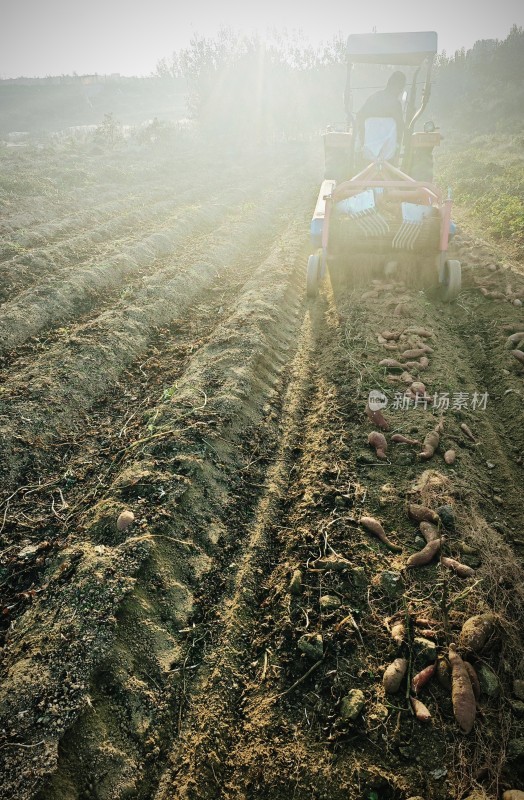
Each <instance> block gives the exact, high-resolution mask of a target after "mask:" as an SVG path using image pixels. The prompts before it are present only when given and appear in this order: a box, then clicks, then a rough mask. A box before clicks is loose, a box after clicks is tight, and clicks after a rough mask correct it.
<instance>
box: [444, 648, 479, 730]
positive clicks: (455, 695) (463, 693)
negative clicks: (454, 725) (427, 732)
mask: <svg viewBox="0 0 524 800" xmlns="http://www.w3.org/2000/svg"><path fill="white" fill-rule="evenodd" d="M449 663H450V665H451V702H452V704H453V714H454V715H455V719H456V720H457V722H458V724H459V726H460V729H461V730H462V731H463V732H464V733H470V732H471V730H472V729H473V725H474V724H475V716H476V713H477V704H476V702H475V695H474V693H473V687H472V685H471V680H470V677H469V673H468V670H467V669H466V667H465V666H464V662H463V661H462V659H461V657H460V656H459V654H458V653H457V651H456V650H455V648H454V647H453V645H450V647H449Z"/></svg>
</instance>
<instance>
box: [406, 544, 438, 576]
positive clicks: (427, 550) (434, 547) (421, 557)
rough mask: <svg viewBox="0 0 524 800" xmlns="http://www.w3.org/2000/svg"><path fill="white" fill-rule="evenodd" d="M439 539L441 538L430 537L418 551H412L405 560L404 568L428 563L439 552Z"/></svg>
mask: <svg viewBox="0 0 524 800" xmlns="http://www.w3.org/2000/svg"><path fill="white" fill-rule="evenodd" d="M441 541H442V540H441V539H432V540H431V542H428V543H427V545H426V546H425V547H423V548H422V550H419V552H418V553H413V555H412V556H410V557H409V558H408V560H407V562H406V569H412V568H413V567H423V566H424V565H425V564H429V562H430V561H432V560H433V559H434V558H435V556H436V555H437V553H438V552H439V550H440V544H441Z"/></svg>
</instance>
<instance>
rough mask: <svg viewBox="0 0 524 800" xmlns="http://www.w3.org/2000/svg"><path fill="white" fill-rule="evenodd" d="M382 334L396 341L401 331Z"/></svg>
mask: <svg viewBox="0 0 524 800" xmlns="http://www.w3.org/2000/svg"><path fill="white" fill-rule="evenodd" d="M381 336H383V337H384V339H387V340H388V341H389V340H393V341H395V342H396V341H397V339H400V336H401V333H400V331H382V334H381ZM523 338H524V334H523Z"/></svg>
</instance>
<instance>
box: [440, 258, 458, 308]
mask: <svg viewBox="0 0 524 800" xmlns="http://www.w3.org/2000/svg"><path fill="white" fill-rule="evenodd" d="M440 282H441V286H442V288H441V293H442V299H443V301H444V302H445V303H452V302H453V301H454V300H456V299H457V297H458V296H459V294H460V289H461V286H462V269H461V266H460V261H456V260H455V259H453V258H450V259H448V260H447V261H445V262H444V265H443V269H442V276H441V281H440Z"/></svg>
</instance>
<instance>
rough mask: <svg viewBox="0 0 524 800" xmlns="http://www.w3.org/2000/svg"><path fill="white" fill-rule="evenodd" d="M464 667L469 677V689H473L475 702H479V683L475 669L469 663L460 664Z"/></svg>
mask: <svg viewBox="0 0 524 800" xmlns="http://www.w3.org/2000/svg"><path fill="white" fill-rule="evenodd" d="M462 663H463V664H464V666H465V667H466V672H467V673H468V675H469V679H470V681H471V688H472V689H473V694H474V695H475V700H477V701H478V700H480V682H479V679H478V675H477V673H476V671H475V667H474V666H473V664H470V663H469V661H463V662H462Z"/></svg>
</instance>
